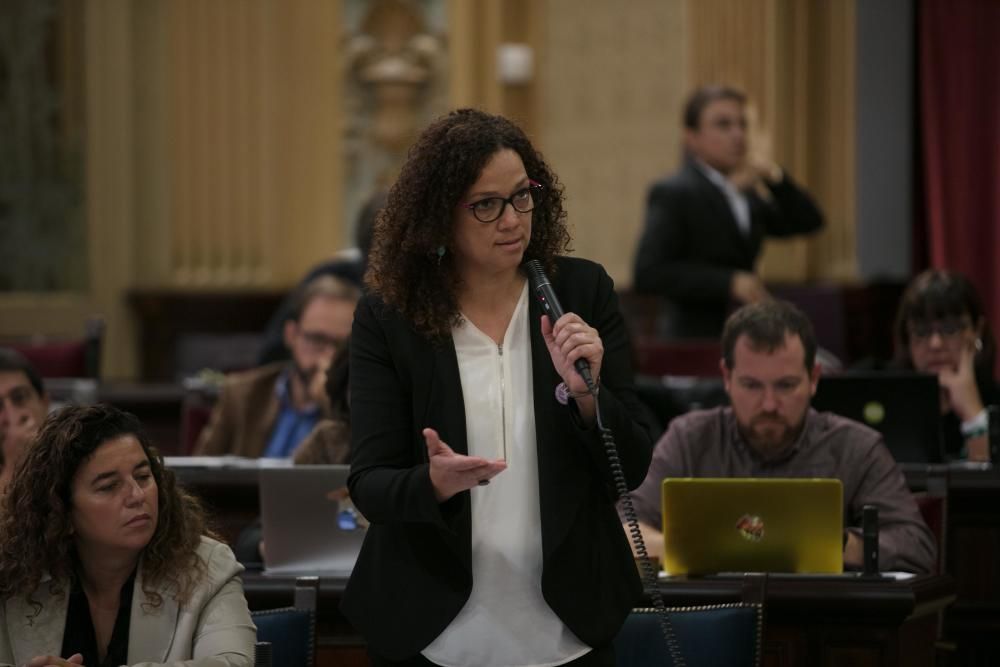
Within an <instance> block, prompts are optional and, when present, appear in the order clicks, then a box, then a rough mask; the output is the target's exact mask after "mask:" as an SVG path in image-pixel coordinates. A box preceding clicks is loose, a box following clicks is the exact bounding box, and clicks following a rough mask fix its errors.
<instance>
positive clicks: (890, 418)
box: [812, 371, 944, 463]
mask: <svg viewBox="0 0 1000 667" xmlns="http://www.w3.org/2000/svg"><path fill="white" fill-rule="evenodd" d="M940 401H941V399H940V390H939V388H938V381H937V376H935V375H929V374H926V373H912V372H910V373H907V372H871V371H866V372H863V373H857V372H851V373H845V374H842V375H830V376H823V377H821V378H820V380H819V386H818V387H817V389H816V396H815V397H813V401H812V404H813V407H814V408H816V409H817V410H820V411H829V412H833V413H835V414H838V415H841V416H842V417H847V418H848V419H853V420H854V421H858V422H861V423H862V424H865V425H866V426H869V427H871V428H873V429H875V430H876V431H879V432H881V433H882V437H883V439H884V440H885V444H886V447H888V448H889V451H890V452H892V456H893V458H895V459H896V461H897V462H899V463H939V462H941V461H943V460H944V457H943V453H942V446H943V445H942V442H941V440H942V439H941V403H940Z"/></svg>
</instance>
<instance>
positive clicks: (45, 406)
mask: <svg viewBox="0 0 1000 667" xmlns="http://www.w3.org/2000/svg"><path fill="white" fill-rule="evenodd" d="M48 413H49V397H48V394H46V393H45V386H44V385H43V384H42V378H41V377H40V376H39V375H38V372H37V371H36V370H35V367H34V366H32V365H31V362H29V361H28V360H27V359H25V358H24V356H22V355H21V354H20V353H18V352H16V351H14V350H12V349H10V348H6V347H0V494H2V493H3V492H4V491H5V490H6V488H7V485H8V484H9V483H10V480H11V477H12V476H13V474H14V468H16V467H17V464H18V462H19V461H20V460H21V455H22V454H23V453H24V450H25V447H27V445H28V443H29V442H31V440H32V439H33V438H34V437H35V435H36V434H37V433H38V429H39V427H40V426H41V425H42V422H43V421H45V416H46V415H47V414H48Z"/></svg>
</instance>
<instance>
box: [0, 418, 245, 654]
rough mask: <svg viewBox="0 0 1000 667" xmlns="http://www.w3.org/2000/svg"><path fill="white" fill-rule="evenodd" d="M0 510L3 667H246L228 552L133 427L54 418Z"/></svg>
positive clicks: (241, 609) (117, 421) (239, 595)
mask: <svg viewBox="0 0 1000 667" xmlns="http://www.w3.org/2000/svg"><path fill="white" fill-rule="evenodd" d="M3 502H4V508H3V511H2V512H0V601H2V603H0V666H4V667H7V666H10V665H24V664H27V665H29V666H30V667H43V666H52V665H55V666H63V667H64V666H66V665H81V664H82V665H87V666H88V667H100V666H102V665H113V666H118V665H138V664H141V665H143V667H154V666H155V665H166V664H170V665H175V666H177V665H189V666H190V667H209V666H212V667H237V666H239V667H244V666H246V667H249V665H252V664H253V660H254V642H255V639H256V629H255V628H254V625H253V622H252V621H251V619H250V612H249V610H248V609H247V601H246V598H245V597H244V596H243V585H242V584H241V583H240V579H239V573H240V571H242V569H243V568H242V567H241V566H240V565H239V564H238V563H237V562H236V559H235V558H234V557H233V552H232V551H230V549H229V547H227V546H226V545H225V544H222V543H221V542H217V541H216V540H214V539H212V538H210V537H207V536H206V533H207V532H208V531H207V530H206V527H205V516H204V513H203V511H202V509H201V508H200V506H199V505H198V503H197V501H196V500H195V499H194V498H193V497H191V496H189V495H188V494H187V493H185V492H183V491H181V490H180V489H179V488H177V487H176V486H175V484H174V477H173V473H172V472H171V471H170V470H167V469H165V468H164V467H163V459H162V458H160V455H159V454H158V453H157V451H156V449H155V448H154V447H153V446H152V445H151V444H150V442H149V440H148V439H147V438H146V436H145V435H144V434H143V433H142V431H141V429H140V427H139V422H138V420H137V419H136V418H135V417H133V416H132V415H130V414H128V413H126V412H122V411H121V410H118V409H116V408H113V407H111V406H108V405H93V406H80V407H68V408H64V409H63V410H61V411H59V412H57V413H55V414H53V415H51V416H50V417H49V418H48V419H47V420H46V421H45V423H44V424H43V426H42V429H41V431H40V432H39V434H38V437H37V438H36V440H35V442H34V443H33V444H32V446H31V448H30V449H29V450H28V452H27V453H26V454H25V456H24V458H23V459H22V462H21V464H20V465H19V466H18V469H17V474H16V475H15V476H14V481H13V482H12V484H11V486H10V488H9V492H8V493H7V495H6V496H5V497H4V499H3Z"/></svg>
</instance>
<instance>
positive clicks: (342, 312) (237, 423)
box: [194, 276, 359, 458]
mask: <svg viewBox="0 0 1000 667" xmlns="http://www.w3.org/2000/svg"><path fill="white" fill-rule="evenodd" d="M358 294H359V290H358V288H357V287H355V286H354V285H352V284H350V283H347V282H345V281H343V280H339V279H337V278H334V277H333V276H320V277H318V278H315V279H314V280H313V281H312V282H310V283H308V284H307V285H305V287H303V288H302V289H301V290H300V291H299V293H298V295H297V299H296V305H295V308H294V309H293V312H292V316H291V318H290V319H289V320H288V321H286V322H285V325H284V338H285V343H286V344H287V345H288V347H289V349H290V350H291V351H292V358H291V360H290V361H288V362H284V361H278V362H274V363H271V364H267V365H266V366H261V367H260V368H255V369H253V370H250V371H245V372H243V373H236V374H234V375H232V376H231V377H229V378H227V379H226V382H225V384H224V385H223V388H222V393H221V394H220V396H219V400H218V402H217V403H216V404H215V407H214V408H213V410H212V415H211V417H210V418H209V422H208V425H207V426H206V427H205V428H204V430H202V432H201V434H200V435H199V436H198V443H197V444H196V445H195V450H194V453H195V454H200V455H206V456H219V455H223V454H235V455H237V456H246V457H249V458H258V457H277V458H285V457H289V456H291V455H292V453H293V452H294V451H295V448H296V447H298V445H299V444H300V443H301V442H302V441H303V440H304V439H305V437H306V436H307V435H309V433H310V432H312V430H313V428H314V427H315V426H316V424H317V423H319V421H320V419H322V418H323V417H324V416H325V415H326V413H325V410H324V405H325V403H324V382H325V381H326V370H327V368H329V367H330V364H331V363H332V362H333V360H334V358H335V357H336V356H337V354H339V352H338V350H339V348H340V347H341V346H342V345H343V344H344V342H345V341H346V340H347V337H348V336H349V335H350V333H351V321H352V320H353V319H354V306H355V304H356V303H357V300H358Z"/></svg>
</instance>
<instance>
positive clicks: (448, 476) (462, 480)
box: [423, 428, 507, 503]
mask: <svg viewBox="0 0 1000 667" xmlns="http://www.w3.org/2000/svg"><path fill="white" fill-rule="evenodd" d="M423 434H424V441H425V442H426V443H427V458H428V459H429V460H430V467H431V471H430V472H431V485H432V486H433V487H434V497H435V498H437V501H438V502H439V503H443V502H444V501H446V500H448V499H449V498H451V497H452V496H454V495H455V494H456V493H460V492H462V491H465V490H466V489H471V488H472V487H474V486H478V485H481V484H488V483H489V481H490V480H491V479H493V478H494V477H495V476H497V475H498V474H500V473H501V472H503V471H504V470H506V469H507V462H506V461H504V460H503V459H496V460H493V461H490V460H489V459H484V458H482V457H479V456H466V455H464V454H456V453H455V452H454V450H452V448H451V447H449V446H448V445H446V444H445V443H444V442H442V441H441V438H440V437H439V436H438V433H437V431H435V430H434V429H432V428H425V429H424V430H423Z"/></svg>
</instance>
